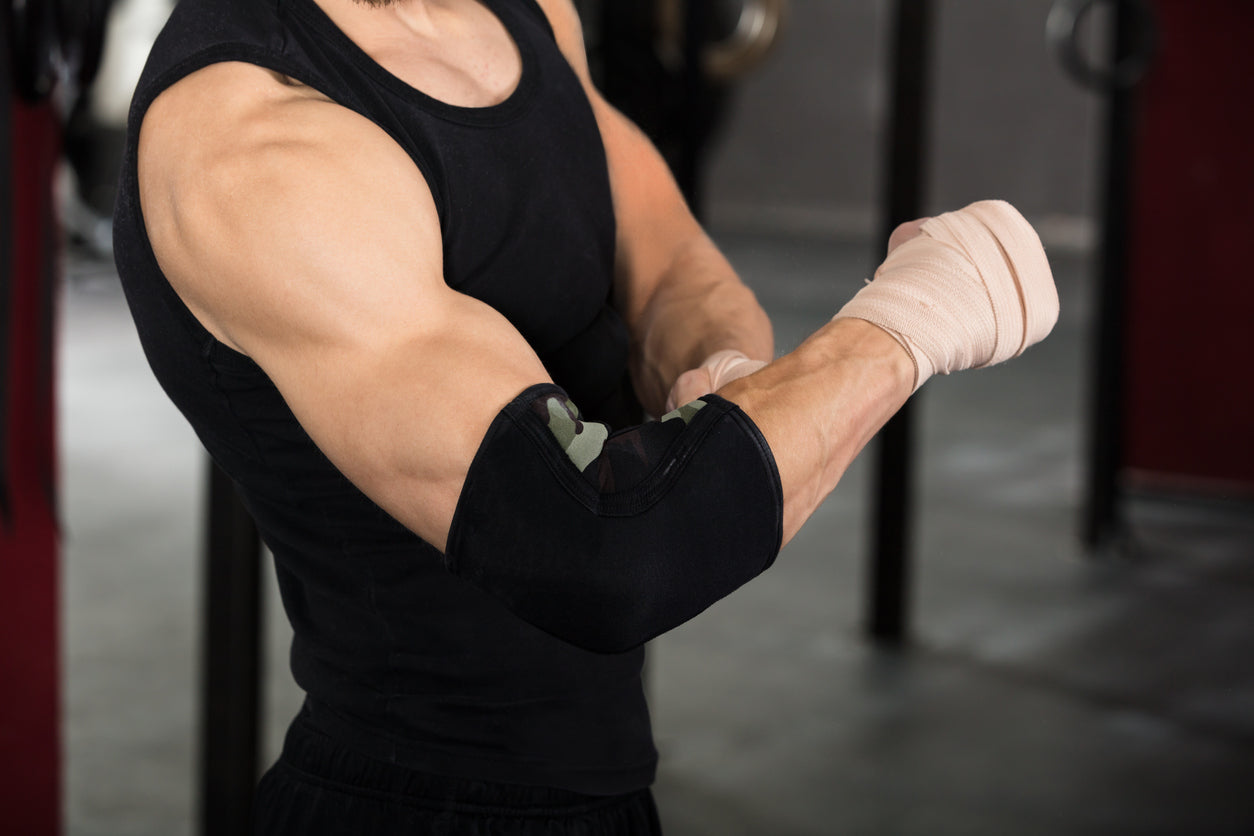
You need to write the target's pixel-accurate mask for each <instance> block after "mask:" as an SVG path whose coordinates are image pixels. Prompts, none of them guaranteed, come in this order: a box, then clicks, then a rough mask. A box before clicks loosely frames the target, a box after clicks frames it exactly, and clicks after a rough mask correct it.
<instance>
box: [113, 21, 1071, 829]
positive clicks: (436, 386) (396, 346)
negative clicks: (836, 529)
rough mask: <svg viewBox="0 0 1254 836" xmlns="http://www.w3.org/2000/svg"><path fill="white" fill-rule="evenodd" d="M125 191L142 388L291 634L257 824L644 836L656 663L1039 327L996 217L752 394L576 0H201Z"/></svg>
mask: <svg viewBox="0 0 1254 836" xmlns="http://www.w3.org/2000/svg"><path fill="white" fill-rule="evenodd" d="M119 195H120V198H119V203H118V209H117V216H116V226H115V236H116V247H115V249H116V252H117V259H118V266H119V272H120V274H121V276H122V278H123V282H124V286H125V288H126V291H127V296H128V300H129V302H130V304H131V307H132V310H133V312H134V315H135V319H136V324H137V327H138V329H139V332H140V335H141V338H142V340H143V342H144V346H145V350H146V352H147V354H148V357H149V361H150V363H151V364H152V366H153V369H154V371H155V373H156V375H157V377H158V379H159V380H160V381H161V382H162V384H163V386H165V388H166V390H167V391H168V392H169V394H170V396H171V398H172V399H173V400H174V401H175V403H176V404H177V405H178V406H179V407H180V409H182V411H183V412H184V413H185V414H186V415H187V417H188V419H189V420H190V421H191V423H192V425H193V426H194V427H195V429H196V430H197V432H198V434H199V435H200V437H201V438H202V440H203V441H204V443H205V445H206V447H207V448H208V449H209V451H210V452H211V454H212V455H213V456H214V458H215V459H216V460H217V462H218V463H219V464H220V465H221V466H222V467H223V468H224V469H225V470H226V471H227V472H228V473H229V474H230V475H231V476H232V478H233V479H235V481H236V482H237V484H238V486H239V488H240V491H241V495H242V496H243V498H244V501H245V502H246V503H247V505H248V506H249V508H250V510H251V511H252V513H253V515H254V516H255V517H256V518H257V520H258V523H259V525H260V527H261V529H262V531H263V534H264V536H265V538H266V540H267V543H268V544H269V545H270V547H271V549H272V551H273V552H274V555H275V560H276V567H277V571H278V575H279V582H280V587H281V591H282V594H283V599H284V605H285V609H286V610H287V613H288V616H289V618H290V619H291V621H292V623H293V627H294V632H295V638H294V641H293V648H292V667H293V673H294V675H295V677H296V680H297V682H298V683H299V684H300V685H301V686H302V687H303V688H304V689H305V690H306V692H307V693H308V699H307V702H306V705H305V708H304V709H303V710H302V713H301V716H300V717H298V718H297V720H296V722H295V723H294V724H293V726H292V729H291V730H290V732H289V735H288V740H287V743H286V746H285V750H284V754H283V757H282V758H281V759H280V761H279V763H278V764H276V766H275V767H274V768H273V769H272V770H271V771H270V772H269V773H268V774H267V776H266V777H265V778H264V779H263V781H262V785H261V787H260V790H259V800H258V806H259V814H258V831H259V832H263V833H369V834H387V833H401V832H404V833H425V832H439V833H463V832H464V833H477V832H489V831H490V832H509V833H531V832H537V833H538V832H545V833H568V832H569V833H575V832H579V833H584V832H588V833H649V832H657V829H658V826H657V819H656V813H655V812H654V810H653V806H652V801H651V799H650V797H649V794H648V786H649V784H650V782H651V780H652V777H653V772H654V767H655V763H656V753H655V751H654V750H653V747H652V743H651V740H650V735H649V726H648V715H647V711H646V708H645V706H644V701H643V695H642V691H641V687H640V667H641V661H642V651H641V650H640V646H641V644H642V643H643V642H644V641H646V640H647V639H649V638H651V637H652V636H654V635H656V634H658V633H659V632H662V631H664V630H666V629H669V628H670V627H673V626H675V625H676V624H678V623H680V622H682V621H683V620H686V619H687V618H689V617H691V616H693V615H695V614H696V613H697V612H699V611H700V610H702V609H704V608H705V607H706V606H708V605H709V604H710V603H712V602H713V601H714V600H717V599H718V598H719V597H722V596H723V595H726V594H727V593H729V592H730V591H732V590H733V589H735V588H736V587H737V586H739V585H741V584H742V583H744V582H745V581H747V580H749V579H750V578H751V577H753V576H754V575H756V574H757V573H759V572H761V571H762V570H763V569H765V568H766V567H767V566H768V565H769V564H770V563H771V561H772V560H773V559H774V556H775V554H776V552H777V551H778V549H779V547H780V546H781V545H782V544H783V543H785V542H787V541H788V539H789V538H791V537H792V535H793V534H794V533H795V532H796V531H797V529H798V528H799V527H800V525H801V524H802V523H803V522H804V520H805V519H806V518H807V517H808V516H809V515H810V514H811V513H812V512H813V511H814V509H815V508H816V507H817V506H818V504H819V503H820V502H821V501H822V499H823V498H824V497H825V496H826V495H827V493H829V492H830V491H831V489H832V488H833V487H834V486H835V484H836V482H837V480H838V479H839V478H840V475H841V474H842V473H843V472H844V469H845V468H846V466H847V465H848V464H849V462H850V461H851V460H852V459H853V457H854V456H855V455H856V454H857V452H858V451H859V450H860V449H861V448H862V446H863V445H864V444H865V443H866V442H867V441H868V440H869V439H870V437H871V436H872V435H873V434H874V433H875V432H876V431H877V430H878V428H879V427H880V426H881V425H882V424H883V423H884V421H886V420H887V419H888V417H889V416H890V415H891V414H892V413H893V412H894V411H895V410H896V409H897V408H899V407H900V406H901V404H902V403H903V402H904V401H905V399H906V398H907V397H908V396H909V395H910V393H911V392H912V390H913V389H914V388H917V386H918V385H919V384H921V383H922V381H923V380H924V379H926V377H927V376H928V374H930V373H932V372H933V371H949V370H952V369H956V368H960V367H966V366H970V365H980V364H987V363H988V362H994V361H996V360H1000V359H1005V357H1007V356H1010V355H1011V354H1014V353H1017V352H1018V351H1021V350H1022V349H1023V348H1024V347H1025V346H1026V345H1027V344H1029V343H1030V342H1033V341H1035V340H1036V339H1039V338H1040V337H1042V336H1044V333H1045V332H1047V331H1048V329H1049V326H1050V325H1052V321H1053V320H1052V318H1051V317H1052V316H1054V315H1056V306H1057V300H1056V296H1054V297H1053V302H1052V304H1053V308H1054V310H1053V312H1052V313H1051V312H1049V311H1048V310H1045V312H1044V313H1038V312H1036V311H1035V310H1034V306H1035V307H1042V306H1040V305H1035V300H1036V297H1038V296H1039V297H1042V298H1044V300H1045V304H1044V305H1043V308H1044V309H1048V308H1049V304H1048V303H1049V297H1050V295H1051V294H1052V293H1053V285H1052V281H1051V280H1050V279H1049V273H1048V266H1047V265H1046V264H1045V263H1044V260H1043V255H1042V254H1041V253H1040V248H1039V242H1037V241H1036V239H1035V236H1034V235H1033V234H1032V233H1031V230H1030V228H1028V227H1026V224H1024V223H1023V222H1022V219H1021V218H1019V217H1018V215H1017V214H1015V213H1013V210H1009V209H1008V207H1004V206H1001V205H981V206H977V207H972V208H970V209H969V210H965V214H964V213H958V214H956V215H953V216H944V217H943V218H941V219H937V220H934V221H931V222H929V223H928V225H927V228H926V229H924V231H923V232H924V234H920V225H919V224H915V225H912V226H909V227H907V228H903V230H901V231H900V232H899V234H898V235H897V236H895V240H894V241H893V242H892V243H893V244H894V246H895V251H894V256H893V258H894V259H896V261H895V262H894V261H893V260H892V259H890V262H889V264H888V265H886V267H885V268H884V269H883V270H882V271H881V273H880V274H879V277H878V278H877V280H876V282H874V283H873V284H872V285H871V286H870V287H869V288H868V289H867V290H865V291H864V292H863V293H862V294H860V295H859V297H858V298H857V299H855V300H854V303H851V307H849V308H847V309H846V310H845V312H844V315H843V316H840V317H838V318H837V319H835V320H834V321H833V322H832V323H831V324H830V325H828V326H826V327H824V328H823V329H821V330H820V331H819V332H817V333H816V334H815V335H814V336H812V337H811V338H810V339H809V340H808V341H807V342H806V343H805V344H803V345H802V346H801V347H800V348H798V349H797V350H796V351H794V352H792V353H791V354H789V355H787V356H785V357H783V358H781V359H779V360H778V361H776V362H774V363H771V364H770V365H766V361H768V360H770V359H771V357H772V353H773V348H772V338H771V331H770V325H769V323H768V321H767V319H766V316H765V315H764V314H763V312H762V310H761V308H760V307H759V306H758V305H757V303H756V301H755V300H754V297H753V295H752V294H751V293H750V292H749V291H748V290H747V289H746V288H745V287H744V286H743V285H742V284H741V283H740V281H739V280H738V278H737V277H736V275H735V273H734V272H733V271H732V269H731V268H730V266H729V265H728V264H727V262H726V261H725V260H724V259H723V257H722V256H721V255H720V254H719V252H718V250H717V249H716V248H715V247H714V246H713V244H712V243H711V242H710V241H709V239H708V238H707V237H706V236H705V234H704V233H703V232H702V230H701V229H700V227H699V226H698V225H697V224H696V223H695V222H694V220H693V219H692V217H691V215H690V214H689V213H688V211H687V209H686V208H685V206H684V204H683V201H682V200H681V198H680V197H679V195H678V193H677V191H676V188H675V186H674V184H673V182H672V181H671V179H670V177H669V175H668V174H667V171H666V168H665V166H664V164H663V163H662V162H661V160H660V159H659V157H658V155H657V154H656V152H655V151H654V150H653V149H652V148H651V147H650V146H649V144H648V142H647V141H646V140H645V139H643V137H642V136H641V134H640V133H639V132H638V131H637V130H636V129H635V128H633V127H632V126H631V125H630V124H629V123H627V122H626V121H625V120H624V119H623V118H622V117H621V116H619V115H618V114H616V113H615V112H614V111H613V110H612V109H611V108H610V107H609V106H607V105H606V104H605V102H604V101H603V100H602V99H601V98H600V96H599V95H598V94H597V93H596V91H595V90H594V89H593V88H592V86H591V84H590V82H589V79H588V71H587V67H586V64H585V62H584V57H583V50H582V43H581V39H580V29H579V22H578V20H577V19H576V16H575V14H574V11H573V9H572V7H571V4H570V0H482V2H480V1H479V0H392V1H391V2H389V0H371V2H363V0H183V2H182V3H181V4H180V5H179V7H178V8H177V10H176V12H175V14H174V16H173V18H172V19H171V22H170V24H169V25H168V26H167V28H166V30H165V31H164V33H163V35H162V37H161V38H160V39H159V40H158V42H157V44H156V46H155V47H154V50H153V53H152V56H151V57H150V59H149V64H148V67H147V69H146V70H145V74H144V77H143V78H142V79H141V81H140V85H139V88H138V90H137V92H136V96H135V100H134V104H133V106H132V114H131V122H130V143H129V149H128V154H127V159H126V164H125V167H124V172H123V177H122V183H121V187H120V191H119ZM1021 297H1022V298H1021ZM1016 317H1017V319H1016ZM968 319H970V320H972V321H973V322H974V324H972V325H968V324H967V320H968ZM872 323H877V324H872ZM1012 332H1013V333H1012ZM903 349H904V350H903ZM715 391H717V393H718V394H717V395H714V394H708V393H713V392H715ZM637 398H638V402H637ZM698 398H699V399H698ZM640 405H643V408H644V410H645V411H647V412H648V413H650V414H653V415H659V414H662V413H664V412H667V411H668V410H669V409H670V408H671V407H672V406H679V407H680V408H679V409H678V410H676V411H675V412H673V413H671V414H669V415H667V416H664V419H663V420H662V421H653V422H647V423H644V424H640V423H639V420H640V414H639V413H640ZM581 410H582V411H581ZM607 424H609V425H614V426H618V427H626V429H623V430H621V431H620V432H617V433H613V434H611V432H610V430H609V429H608V427H607V426H606V425H607Z"/></svg>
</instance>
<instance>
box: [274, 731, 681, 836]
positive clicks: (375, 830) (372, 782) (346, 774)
mask: <svg viewBox="0 0 1254 836" xmlns="http://www.w3.org/2000/svg"><path fill="white" fill-rule="evenodd" d="M661 832H662V831H661V825H660V824H659V822H658V816H657V808H656V807H655V806H654V804H653V796H652V794H651V793H650V792H649V790H647V789H644V790H640V791H638V792H634V793H630V794H627V795H620V796H589V795H581V794H579V793H574V792H569V791H566V790H557V789H546V788H541V787H526V786H519V785H515V784H496V783H487V782H483V781H472V780H463V779H457V778H446V777H443V776H438V775H428V774H425V773H420V772H414V771H412V770H409V769H405V768H403V767H398V766H396V765H393V764H389V763H384V762H382V761H377V760H374V759H371V758H367V757H364V756H362V755H359V754H357V753H356V752H353V751H351V750H349V749H346V748H345V747H344V746H342V745H341V744H339V743H338V742H336V741H335V740H332V739H331V738H329V737H327V736H326V735H325V734H323V733H322V732H320V731H318V730H316V729H314V728H312V727H311V726H310V725H309V724H308V723H306V722H304V721H303V719H302V718H298V719H297V720H296V722H294V723H293V724H292V728H291V729H290V730H289V731H288V734H287V739H286V741H285V742H284V745H283V754H282V755H281V756H280V758H279V760H278V762H277V763H275V765H274V766H273V767H271V768H270V770H269V771H268V772H266V774H265V775H264V776H263V777H262V779H261V783H260V785H259V786H258V788H257V800H256V812H255V815H254V833H255V834H256V836H341V835H342V836H362V834H369V836H401V834H404V836H426V834H440V836H489V834H490V835H491V836H541V834H543V836H568V835H569V836H576V834H577V836H660V834H661Z"/></svg>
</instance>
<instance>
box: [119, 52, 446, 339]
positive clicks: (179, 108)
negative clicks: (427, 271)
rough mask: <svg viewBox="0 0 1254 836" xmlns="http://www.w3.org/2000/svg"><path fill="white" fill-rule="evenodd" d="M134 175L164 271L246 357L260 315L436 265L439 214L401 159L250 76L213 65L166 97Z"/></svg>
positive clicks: (350, 120)
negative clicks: (367, 279)
mask: <svg viewBox="0 0 1254 836" xmlns="http://www.w3.org/2000/svg"><path fill="white" fill-rule="evenodd" d="M139 175H140V178H139V179H140V200H141V204H142V206H143V211H144V220H145V224H146V227H147V231H148V236H149V239H150V241H151V242H152V246H153V251H154V253H155V254H156V256H157V260H158V262H159V263H160V264H161V267H162V270H163V272H165V274H166V276H167V278H168V279H169V280H170V283H171V285H173V287H174V289H175V291H176V292H178V293H179V295H180V296H181V297H182V298H183V300H184V301H185V302H186V303H187V304H188V307H189V308H191V309H192V312H193V313H194V314H196V315H197V316H198V318H200V319H201V320H202V322H203V324H205V326H206V327H208V328H209V330H210V331H211V332H213V333H214V335H215V336H217V337H218V338H219V339H222V340H223V341H224V342H226V343H227V344H228V345H232V346H233V347H235V348H237V349H240V350H242V351H244V352H245V353H249V352H248V349H247V346H246V345H245V343H246V342H247V339H246V336H245V332H247V331H249V330H254V331H255V327H253V326H251V325H250V326H248V327H244V325H246V324H247V323H246V321H247V320H251V319H252V318H253V317H254V316H257V315H259V314H258V312H261V311H270V312H273V311H275V310H276V309H278V310H283V309H290V307H291V306H293V305H301V308H300V310H304V311H311V312H315V313H316V312H317V311H319V310H321V309H323V308H326V307H328V305H329V304H331V303H333V302H337V301H343V300H342V299H341V296H342V295H343V296H344V298H347V297H348V295H351V294H350V291H351V288H350V287H348V286H347V284H346V283H348V282H350V281H351V277H353V276H356V275H359V274H360V271H363V270H372V269H373V270H375V271H379V272H387V271H389V270H391V271H393V272H395V271H397V270H399V269H400V268H399V267H398V266H397V265H400V264H406V263H407V264H410V265H418V264H430V265H431V266H432V269H435V270H438V269H439V268H440V266H441V265H440V261H439V259H440V248H439V229H438V227H439V220H438V215H437V213H436V211H435V207H434V203H433V201H432V200H431V195H430V190H429V189H428V188H427V185H426V182H425V180H424V179H423V177H422V174H421V172H419V170H418V169H417V167H416V165H415V164H414V163H413V161H412V160H411V159H410V158H409V156H408V155H407V154H406V153H405V152H404V150H403V149H401V148H400V146H398V145H397V144H396V143H395V142H394V141H393V140H392V139H391V137H389V136H388V135H387V134H386V132H384V131H383V130H382V129H381V128H379V127H378V126H376V125H374V124H373V123H371V122H370V121H369V120H367V119H365V118H364V117H362V116H360V115H359V114H356V113H354V112H352V111H350V110H348V109H346V108H344V107H341V106H340V105H337V104H335V103H334V102H331V101H330V100H329V99H327V98H326V97H325V96H322V95H321V94H319V93H318V92H317V91H314V90H312V89H310V88H308V87H305V86H303V85H298V84H293V83H290V82H288V81H287V80H285V79H284V78H283V77H282V76H279V75H277V74H275V73H273V72H270V71H269V70H266V69H263V68H260V67H256V66H253V65H248V64H240V63H224V64H215V65H211V66H209V67H206V68H205V69H203V70H200V71H198V72H196V73H193V74H192V75H189V76H188V77H187V78H185V79H183V80H181V81H180V82H178V83H177V84H175V85H174V86H172V87H170V88H169V89H168V90H166V91H164V92H163V93H162V94H161V95H160V96H159V97H158V98H157V99H156V101H154V102H153V104H152V106H151V108H150V109H149V111H148V113H147V114H146V115H145V118H144V122H143V125H142V127H141V131H140V140H139ZM372 241H373V242H379V241H382V242H386V244H385V245H382V246H381V245H378V244H371V242H372ZM293 276H299V277H300V282H299V284H298V283H296V282H294V281H293V279H292V277H293ZM320 300H323V301H320ZM255 324H256V323H253V325H255ZM311 325H312V324H311Z"/></svg>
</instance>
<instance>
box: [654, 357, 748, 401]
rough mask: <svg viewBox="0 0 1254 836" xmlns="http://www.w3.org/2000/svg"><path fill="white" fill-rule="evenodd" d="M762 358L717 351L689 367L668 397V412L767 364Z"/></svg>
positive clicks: (715, 390) (678, 379)
mask: <svg viewBox="0 0 1254 836" xmlns="http://www.w3.org/2000/svg"><path fill="white" fill-rule="evenodd" d="M765 365H766V363H765V362H763V361H762V360H750V359H749V358H748V357H747V356H745V355H744V354H743V353H741V352H739V351H736V350H734V349H725V350H723V351H716V352H715V353H713V354H711V355H710V356H709V357H707V358H706V360H705V362H704V363H702V364H701V365H700V366H698V367H697V368H695V369H689V370H688V371H686V372H684V373H683V374H681V375H680V376H679V377H678V378H676V380H675V385H674V386H672V387H671V392H670V395H668V396H667V398H666V411H667V412H670V411H671V410H672V409H675V408H676V407H678V406H681V405H683V404H686V403H688V402H690V401H694V400H696V399H697V398H699V397H701V396H702V395H706V394H709V393H710V392H717V391H718V390H719V389H722V388H723V387H724V386H726V385H727V384H729V383H731V382H732V381H733V380H738V379H740V378H742V377H744V376H746V375H750V374H753V373H754V372H756V371H757V370H758V369H760V368H762V367H763V366H765Z"/></svg>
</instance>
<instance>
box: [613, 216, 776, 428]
mask: <svg viewBox="0 0 1254 836" xmlns="http://www.w3.org/2000/svg"><path fill="white" fill-rule="evenodd" d="M663 270H664V272H663V275H662V277H661V278H660V279H659V280H658V281H657V283H656V290H655V291H654V292H653V294H652V295H651V296H650V298H649V300H648V303H647V304H646V305H645V306H644V308H643V310H642V311H641V312H640V313H639V315H638V317H637V318H636V321H635V322H634V323H633V355H632V374H633V379H634V381H635V384H636V391H637V393H638V394H639V395H640V398H641V400H642V402H643V403H644V405H645V407H646V409H648V410H649V411H650V412H651V413H653V414H654V415H660V414H661V413H662V412H663V411H665V409H664V404H665V402H666V397H667V394H668V393H669V392H670V391H671V387H672V386H673V385H674V383H675V380H676V378H678V377H679V375H681V374H682V373H684V372H685V371H688V370H689V369H694V368H696V367H698V366H700V365H701V364H702V363H703V362H705V360H706V358H708V357H709V356H710V355H712V354H714V353H715V352H718V351H723V350H725V349H734V350H736V351H740V352H742V353H744V354H745V355H746V356H747V357H749V358H750V359H753V360H762V361H769V360H771V358H772V357H773V355H774V337H773V334H772V330H771V323H770V320H769V319H768V318H767V316H766V313H765V312H764V311H763V310H762V307H761V306H760V305H759V304H758V301H757V298H756V297H755V296H754V294H753V292H752V291H751V290H750V289H749V288H748V287H746V286H745V285H744V284H743V283H742V282H741V281H740V278H739V277H738V276H737V275H736V273H735V271H734V270H733V269H732V267H731V265H730V264H728V262H727V260H726V258H724V257H723V255H722V253H720V252H719V251H718V248H717V247H715V246H714V244H713V243H711V242H710V241H709V239H708V238H706V237H705V236H704V235H701V236H699V237H697V238H695V239H694V240H693V241H691V242H689V243H687V244H685V245H684V246H683V247H680V248H677V250H676V253H675V255H674V257H673V258H672V259H671V260H670V262H669V263H668V264H666V266H665V267H664V268H663Z"/></svg>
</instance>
